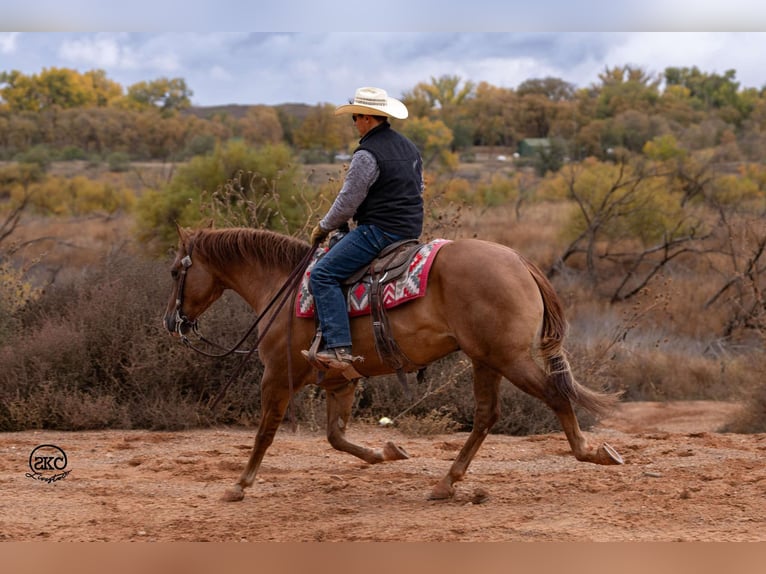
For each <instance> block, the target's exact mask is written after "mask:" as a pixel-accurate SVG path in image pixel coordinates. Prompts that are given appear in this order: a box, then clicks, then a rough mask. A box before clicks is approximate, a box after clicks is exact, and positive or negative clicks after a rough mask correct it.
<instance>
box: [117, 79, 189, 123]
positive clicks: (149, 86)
mask: <svg viewBox="0 0 766 574" xmlns="http://www.w3.org/2000/svg"><path fill="white" fill-rule="evenodd" d="M193 94H194V93H193V92H192V91H191V90H190V89H189V88H188V87H187V86H186V80H184V79H183V78H159V79H156V80H152V81H149V82H138V83H136V84H133V85H132V86H129V87H128V93H127V95H126V96H125V100H124V102H123V104H124V105H125V106H126V107H128V108H130V109H136V110H146V109H151V108H154V109H157V110H159V111H160V112H161V113H162V114H163V115H171V114H174V113H176V112H179V111H182V110H185V109H187V108H188V107H189V106H190V105H191V96H192V95H193Z"/></svg>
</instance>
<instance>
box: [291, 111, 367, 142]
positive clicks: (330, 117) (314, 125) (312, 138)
mask: <svg viewBox="0 0 766 574" xmlns="http://www.w3.org/2000/svg"><path fill="white" fill-rule="evenodd" d="M353 137H354V131H353V124H352V123H351V122H350V121H349V117H348V116H341V117H338V116H336V115H335V106H333V105H331V104H320V105H317V106H315V107H314V108H312V109H311V110H310V111H309V113H308V116H307V117H306V119H305V120H304V121H303V123H302V124H301V125H300V127H299V128H297V129H296V130H295V132H294V134H293V143H294V145H295V147H297V148H298V149H304V150H308V149H320V150H323V151H325V152H327V153H328V154H333V153H335V152H337V151H338V150H341V149H345V148H346V147H347V145H348V142H349V141H351V140H352V139H353Z"/></svg>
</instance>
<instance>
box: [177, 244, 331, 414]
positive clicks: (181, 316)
mask: <svg viewBox="0 0 766 574" xmlns="http://www.w3.org/2000/svg"><path fill="white" fill-rule="evenodd" d="M319 243H320V241H316V242H314V244H313V245H312V246H311V248H310V249H309V250H308V251H307V252H306V255H304V256H303V259H301V260H300V262H299V263H298V265H297V266H296V267H295V269H293V270H292V271H291V272H290V275H289V276H288V277H287V279H286V280H285V282H284V283H283V284H282V286H281V287H280V288H279V289H278V290H277V292H276V293H275V294H274V295H273V296H272V297H271V299H269V302H268V303H267V304H266V306H265V307H264V309H263V311H261V312H260V313H259V314H258V316H257V317H256V318H255V321H254V322H253V324H252V325H251V326H250V328H249V329H248V330H247V332H246V333H245V334H244V335H243V336H242V338H241V339H240V340H239V342H238V343H236V344H235V345H234V346H233V347H232V348H231V349H229V350H227V351H225V352H223V353H219V354H215V353H208V352H207V351H204V350H202V349H199V348H198V347H195V346H194V345H193V344H192V342H191V341H190V340H189V338H188V337H187V336H186V332H188V331H192V332H193V333H194V334H195V335H197V337H198V338H199V339H200V340H201V341H202V342H204V343H205V344H207V345H211V346H213V347H216V348H218V349H224V348H225V347H222V346H221V345H218V344H216V343H214V342H212V341H209V340H208V339H206V338H204V337H203V336H202V335H201V334H200V333H199V328H198V325H197V320H196V319H195V320H193V321H192V320H191V319H189V317H188V316H187V315H186V314H185V313H184V312H183V304H184V286H185V285H186V275H187V273H188V271H189V268H190V267H191V266H192V258H191V256H192V250H193V248H194V244H193V243H192V242H190V243H189V248H188V250H187V254H186V255H185V256H184V257H182V258H181V270H180V277H179V278H178V289H177V291H176V306H175V321H176V324H175V329H174V332H175V333H178V335H179V336H180V337H181V341H182V342H183V343H184V345H186V346H187V347H189V348H190V349H192V350H194V351H196V352H197V353H200V354H201V355H205V356H206V357H213V358H220V357H226V356H228V355H231V354H234V353H237V354H242V355H245V356H244V358H243V359H242V361H241V362H240V364H239V366H238V367H237V369H236V370H235V371H234V373H233V374H232V375H231V376H230V377H229V380H228V381H226V384H225V385H224V386H223V388H222V389H221V390H220V392H219V393H218V396H217V397H216V398H215V400H214V401H213V402H212V403H211V405H210V408H211V409H215V407H216V406H217V405H218V402H219V401H220V400H221V399H222V398H223V395H224V393H225V392H226V390H227V389H228V388H229V385H231V383H232V382H233V381H234V379H236V378H237V377H238V376H239V373H240V372H241V371H242V368H243V367H244V366H245V363H246V362H247V360H248V359H249V358H250V357H251V356H252V355H253V354H254V353H256V352H257V350H258V345H260V343H261V341H262V340H263V338H264V337H265V336H266V333H267V332H268V330H269V328H270V327H271V325H272V324H273V323H274V321H275V319H276V318H277V315H278V314H279V312H280V311H281V310H282V307H284V305H285V303H286V302H287V300H288V299H292V300H293V301H294V297H295V293H296V291H297V288H298V285H300V282H301V280H302V279H303V274H304V273H305V272H306V269H307V268H308V266H309V263H311V259H312V258H313V256H314V253H315V251H316V249H317V248H318V247H319ZM275 304H276V308H275V309H274V310H273V312H272V313H271V317H270V318H269V320H268V322H267V323H266V326H265V327H264V328H263V330H262V331H261V332H260V334H259V335H258V338H257V340H256V341H255V344H254V345H253V347H252V348H251V349H249V350H241V349H240V348H239V347H241V346H242V345H243V344H244V342H245V341H246V340H247V339H248V337H250V335H251V334H252V333H253V331H255V329H256V327H258V324H259V323H260V322H261V320H262V319H263V318H264V317H265V316H266V314H267V313H268V312H269V310H270V309H271V308H272V307H273V306H274V305H275ZM292 318H293V316H292V314H291V315H290V325H289V328H288V330H287V372H288V373H287V375H288V382H289V387H290V403H291V405H292V396H293V375H292V371H293V369H292V355H291V353H290V349H292V325H293V322H292ZM290 410H291V415H292V408H291V409H290Z"/></svg>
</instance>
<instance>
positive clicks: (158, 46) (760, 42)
mask: <svg viewBox="0 0 766 574" xmlns="http://www.w3.org/2000/svg"><path fill="white" fill-rule="evenodd" d="M6 4H7V5H6ZM103 4H106V3H99V2H93V1H90V0H68V1H67V0H28V1H27V2H24V3H20V2H18V1H16V0H14V1H13V2H8V1H7V0H0V29H8V30H16V31H5V32H3V31H0V72H2V71H11V70H19V71H21V72H22V73H25V74H37V73H39V72H41V71H42V70H43V69H45V68H52V67H56V68H70V69H75V70H77V71H80V72H86V71H89V70H94V69H100V70H104V71H105V72H106V74H107V76H108V77H109V78H110V79H111V80H114V81H116V82H118V83H120V84H121V85H122V86H123V87H124V88H127V87H128V86H129V85H131V84H134V83H136V82H140V81H151V80H154V79H158V78H162V77H169V78H183V79H184V80H185V81H186V84H187V86H188V87H189V89H190V90H191V91H192V97H191V99H192V103H193V104H194V105H199V106H213V105H226V104H243V105H255V104H266V105H277V104H281V103H305V104H309V105H315V104H319V103H333V104H336V105H339V104H342V103H345V102H346V101H347V100H348V99H349V98H351V97H353V94H354V91H355V89H356V88H357V87H361V86H376V87H380V88H383V89H385V90H387V92H388V93H389V95H391V96H394V97H401V96H402V94H403V93H404V92H407V91H410V90H412V88H414V87H415V86H416V85H417V84H418V83H420V82H426V83H429V82H430V81H431V79H432V78H439V77H441V76H444V75H450V76H458V77H460V78H461V79H462V80H464V81H471V82H474V83H479V82H488V83H490V84H492V85H494V86H497V87H505V88H516V87H517V86H518V85H519V84H520V83H521V82H523V81H525V80H528V79H533V78H544V77H555V78H560V79H562V80H565V81H567V82H570V83H572V84H574V85H575V86H576V87H588V86H590V85H591V84H594V83H598V82H599V79H598V76H599V74H600V73H603V72H604V70H606V68H613V67H616V66H625V65H632V66H638V67H641V68H642V69H644V70H645V71H646V72H647V73H650V74H654V75H660V74H661V73H662V72H663V71H664V70H665V68H667V67H670V66H675V67H692V66H696V67H697V68H699V69H700V70H701V71H703V72H708V73H719V74H723V73H724V72H725V71H727V70H729V69H734V70H736V79H737V81H739V82H740V84H741V86H742V87H754V88H761V87H763V86H766V67H765V66H764V65H763V54H766V32H761V31H759V30H766V7H762V4H763V5H766V3H764V2H762V0H757V1H756V0H728V2H709V1H708V2H705V1H704V0H698V1H696V2H693V1H691V0H662V1H660V0H644V2H641V3H638V2H637V3H635V4H632V3H630V2H623V3H620V2H615V1H611V2H605V1H603V0H580V2H571V0H570V1H567V2H563V1H548V2H546V1H544V0H535V1H531V2H527V3H526V4H525V3H520V2H512V1H510V0H473V1H472V2H470V3H465V2H463V3H462V4H460V5H458V6H457V7H455V3H454V2H448V1H447V0H407V1H404V0H388V1H387V2H386V3H371V4H361V3H360V4H358V5H357V6H374V7H376V8H375V10H371V9H369V8H368V9H365V8H351V6H353V5H354V4H353V2H350V1H349V0H346V1H344V2H337V1H335V0H323V1H322V2H318V1H315V0H304V1H303V2H294V1H293V0H282V1H281V2H278V3H276V2H252V1H248V2H245V1H243V0H219V1H218V2H215V3H210V2H208V3H202V2H194V1H193V0H187V1H186V2H180V1H177V2H162V1H159V0H156V1H154V2H149V1H148V0H133V1H132V2H130V3H129V4H124V5H122V6H121V7H120V6H111V7H110V8H109V9H108V10H106V9H105V8H104V7H103ZM110 4H111V3H110ZM261 4H263V6H262V5H261ZM182 6H184V7H186V8H185V9H184V10H179V7H182ZM181 12H182V14H181ZM137 15H141V16H140V19H139V17H138V16H137ZM240 27H242V28H245V30H242V31H237V29H238V28H240ZM211 28H212V29H215V28H219V29H224V30H229V31H228V32H217V31H212V30H211ZM381 28H382V29H389V30H392V31H376V30H378V29H381ZM121 30H134V31H132V32H125V31H121ZM188 30H196V31H188ZM348 30H352V31H348Z"/></svg>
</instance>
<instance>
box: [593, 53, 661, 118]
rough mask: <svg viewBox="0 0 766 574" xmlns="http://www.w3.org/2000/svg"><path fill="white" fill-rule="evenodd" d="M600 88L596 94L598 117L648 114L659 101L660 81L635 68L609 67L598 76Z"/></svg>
mask: <svg viewBox="0 0 766 574" xmlns="http://www.w3.org/2000/svg"><path fill="white" fill-rule="evenodd" d="M598 77H599V79H600V80H601V86H594V89H595V90H596V91H597V93H598V95H597V102H598V108H597V110H596V113H597V117H600V118H607V117H614V116H616V115H618V114H619V113H621V112H625V111H627V110H634V111H639V112H646V111H648V110H650V109H651V108H652V107H653V106H654V105H655V104H656V102H657V100H658V99H659V95H660V93H659V86H660V83H661V80H660V79H658V78H654V77H652V76H651V75H650V74H647V73H646V72H645V71H644V70H642V69H641V68H638V67H634V66H622V67H619V66H617V67H614V68H609V67H607V68H606V70H605V71H604V72H603V73H601V74H599V76H598Z"/></svg>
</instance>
